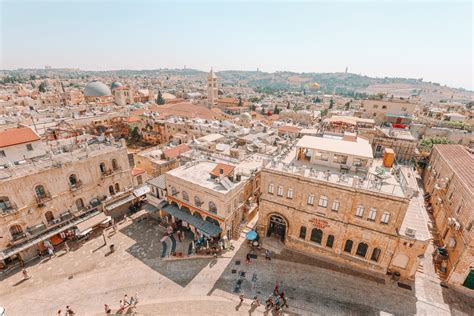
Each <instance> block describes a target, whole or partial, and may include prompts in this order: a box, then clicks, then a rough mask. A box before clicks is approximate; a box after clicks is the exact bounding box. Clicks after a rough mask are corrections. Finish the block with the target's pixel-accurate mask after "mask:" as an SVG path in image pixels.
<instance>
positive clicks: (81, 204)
mask: <svg viewBox="0 0 474 316" xmlns="http://www.w3.org/2000/svg"><path fill="white" fill-rule="evenodd" d="M76 208H77V209H78V210H82V209H83V208H84V200H83V199H81V198H79V199H77V200H76Z"/></svg>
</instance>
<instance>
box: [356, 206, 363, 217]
mask: <svg viewBox="0 0 474 316" xmlns="http://www.w3.org/2000/svg"><path fill="white" fill-rule="evenodd" d="M356 216H358V217H362V216H364V207H363V206H362V205H359V206H357V209H356Z"/></svg>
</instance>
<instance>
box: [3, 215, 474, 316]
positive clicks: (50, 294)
mask: <svg viewBox="0 0 474 316" xmlns="http://www.w3.org/2000/svg"><path fill="white" fill-rule="evenodd" d="M163 232H164V229H163V228H162V227H160V226H158V225H157V224H156V222H155V221H153V220H152V219H145V220H142V219H134V220H128V221H125V222H124V223H122V224H120V225H119V228H118V231H117V232H116V233H110V237H108V238H107V245H104V240H103V238H102V236H101V235H99V236H97V237H95V238H92V239H91V240H89V241H87V242H85V243H84V244H83V245H81V246H80V247H71V251H70V252H68V253H66V252H65V251H62V250H60V251H58V252H57V256H56V257H54V258H51V259H47V260H46V259H43V261H42V262H38V261H33V262H31V263H30V264H28V265H27V270H28V272H29V274H30V275H31V278H30V279H28V280H26V281H22V275H21V272H20V271H19V270H15V271H11V272H10V273H8V274H5V275H1V276H0V285H1V286H0V306H3V307H5V308H6V311H7V315H55V314H56V313H57V311H58V309H62V310H63V311H64V309H65V306H66V305H71V307H72V308H73V310H74V311H75V312H76V313H77V314H78V315H101V314H103V305H104V304H105V303H106V304H108V305H110V306H111V308H112V310H113V311H116V310H117V308H118V306H119V300H121V299H122V298H123V296H124V295H125V294H127V295H128V296H129V297H130V296H132V295H135V293H138V296H139V304H138V306H137V309H136V313H137V314H142V315H157V314H160V315H169V314H175V315H190V314H193V315H223V314H226V315H227V314H236V315H244V314H245V315H249V314H255V315H260V314H268V313H266V312H265V310H264V307H263V306H260V307H258V308H256V309H255V310H254V309H251V307H250V303H251V300H252V298H253V297H254V296H255V295H257V296H258V297H259V299H260V301H264V300H265V299H266V298H267V297H268V295H269V294H270V293H272V292H273V289H274V287H275V285H276V284H278V285H279V288H280V290H283V291H285V294H286V296H287V297H288V299H289V301H288V303H289V308H288V309H286V311H285V312H286V314H298V315H310V314H311V315H313V314H314V315H318V314H319V315H343V314H344V315H346V314H351V315H380V314H383V313H387V314H394V315H414V314H419V315H449V314H454V315H469V314H472V311H473V310H474V301H473V299H472V298H470V297H468V296H464V295H462V294H460V293H457V292H454V291H452V290H451V289H447V288H444V287H441V286H440V284H439V282H436V280H435V279H434V278H433V277H432V276H431V274H430V273H429V268H428V266H427V265H425V269H424V270H425V271H423V272H421V273H419V274H417V279H416V280H415V282H414V283H407V285H408V286H407V287H400V286H399V285H398V284H397V283H396V282H395V283H394V282H392V281H390V280H389V279H386V278H383V277H382V278H379V277H375V276H370V275H365V274H363V273H358V272H355V271H351V270H348V269H345V268H344V267H338V266H334V265H331V264H330V263H327V262H324V261H322V260H317V259H314V258H308V257H305V256H302V255H299V254H294V253H291V252H289V251H283V252H282V253H281V254H280V255H275V256H273V258H272V260H271V261H268V260H265V258H264V256H263V255H262V253H261V251H259V252H253V254H255V255H256V259H251V261H250V263H249V264H247V263H246V262H245V257H246V255H247V253H249V252H250V251H251V250H250V248H249V246H248V244H247V243H246V242H245V241H244V238H243V237H241V238H240V239H239V240H237V241H233V245H234V247H235V249H234V250H232V251H229V252H226V253H224V254H223V255H222V256H221V257H219V258H217V259H215V258H203V257H187V255H184V256H183V258H181V259H176V258H174V257H168V256H166V255H165V256H164V257H163V253H164V249H163V248H168V247H169V248H171V247H175V249H176V250H177V251H182V252H183V253H185V254H187V252H186V250H187V249H188V248H189V244H188V241H183V242H179V241H176V240H175V241H174V242H173V241H172V240H170V239H168V240H167V241H166V242H165V244H166V245H164V244H163V243H162V242H161V241H160V240H161V238H162V237H163ZM106 235H107V234H106ZM174 243H175V245H174V246H173V244H174ZM110 244H114V246H115V249H116V250H115V252H110V250H109V247H108V245H110ZM165 250H166V249H165ZM166 251H169V250H166ZM166 251H165V253H166ZM241 291H243V293H244V296H245V301H244V304H242V305H239V294H240V293H241ZM124 313H125V314H126V313H131V311H125V312H124Z"/></svg>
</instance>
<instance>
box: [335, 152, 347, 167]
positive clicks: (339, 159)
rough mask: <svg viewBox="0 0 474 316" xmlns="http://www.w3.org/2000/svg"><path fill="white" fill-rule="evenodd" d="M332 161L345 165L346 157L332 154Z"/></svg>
mask: <svg viewBox="0 0 474 316" xmlns="http://www.w3.org/2000/svg"><path fill="white" fill-rule="evenodd" d="M332 161H333V162H334V163H338V164H341V165H345V164H346V163H347V156H344V155H338V154H334V158H333V159H332Z"/></svg>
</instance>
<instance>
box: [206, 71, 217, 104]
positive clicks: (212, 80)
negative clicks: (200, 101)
mask: <svg viewBox="0 0 474 316" xmlns="http://www.w3.org/2000/svg"><path fill="white" fill-rule="evenodd" d="M216 100H217V77H216V75H215V74H214V71H213V70H212V68H211V71H210V72H209V74H208V75H207V106H208V107H209V108H212V107H213V106H214V104H215V102H216Z"/></svg>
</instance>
